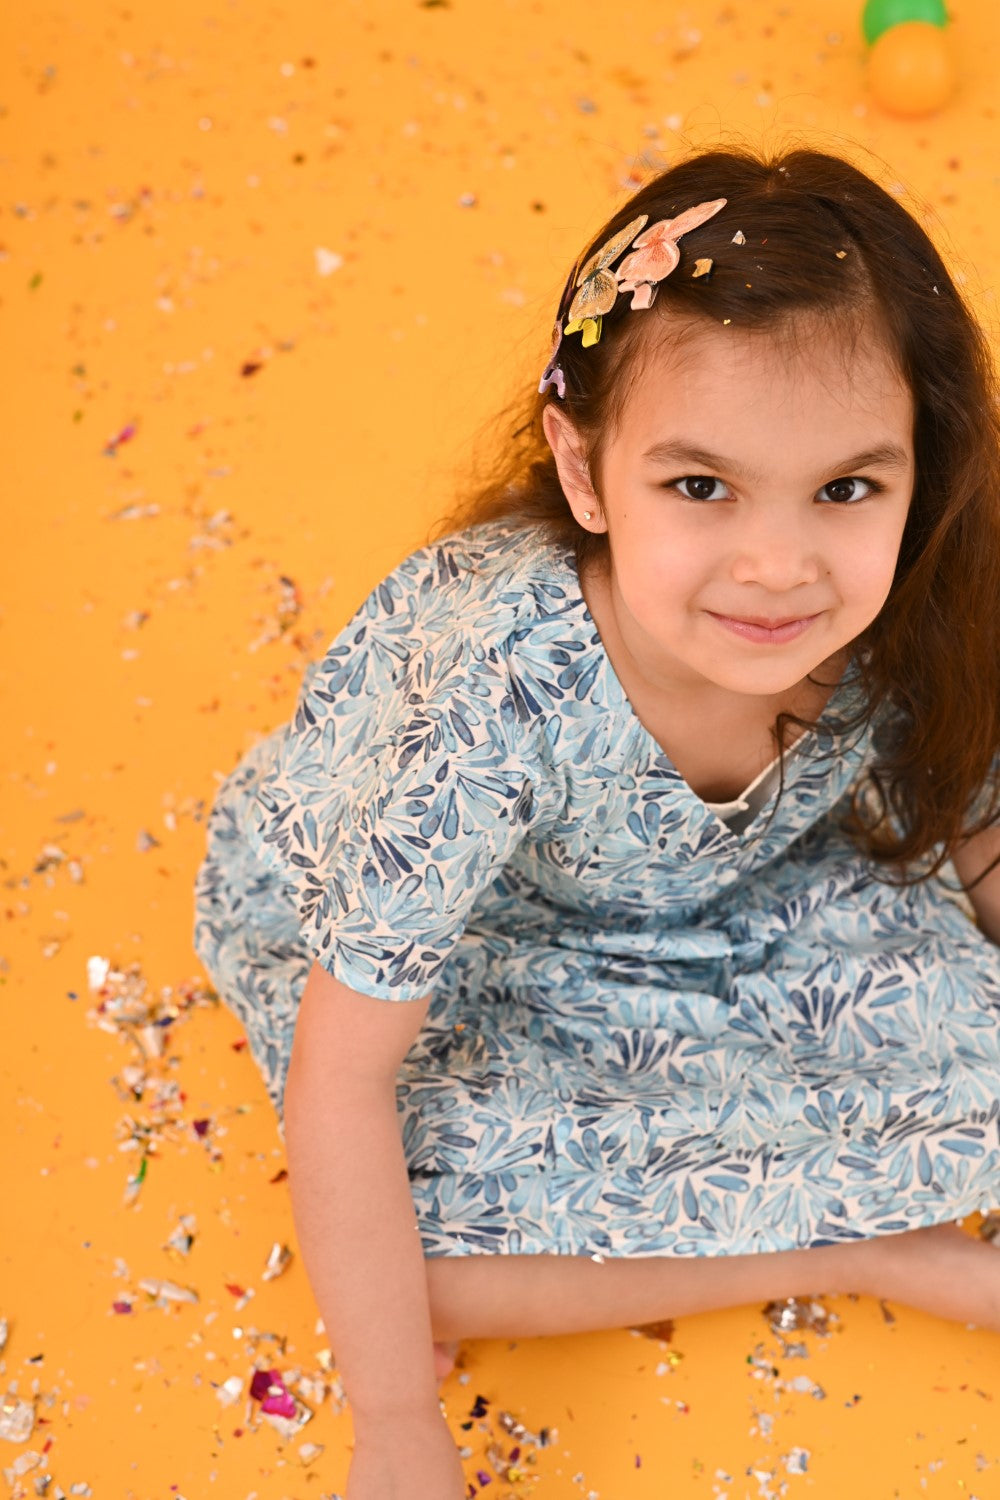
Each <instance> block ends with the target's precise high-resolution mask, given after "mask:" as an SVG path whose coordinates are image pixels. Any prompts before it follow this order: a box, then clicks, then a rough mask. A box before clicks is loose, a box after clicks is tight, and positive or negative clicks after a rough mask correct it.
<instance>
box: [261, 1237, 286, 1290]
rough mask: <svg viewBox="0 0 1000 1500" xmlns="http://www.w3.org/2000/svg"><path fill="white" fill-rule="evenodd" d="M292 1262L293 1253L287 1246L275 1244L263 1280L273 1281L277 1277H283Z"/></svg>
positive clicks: (263, 1273)
mask: <svg viewBox="0 0 1000 1500" xmlns="http://www.w3.org/2000/svg"><path fill="white" fill-rule="evenodd" d="M291 1260H292V1252H291V1250H289V1248H288V1246H287V1245H281V1244H277V1243H276V1244H274V1245H272V1246H271V1253H270V1255H269V1256H268V1257H267V1265H266V1266H265V1267H264V1270H263V1272H262V1273H261V1274H262V1279H263V1280H264V1281H273V1280H274V1279H275V1277H276V1276H281V1275H283V1274H284V1272H285V1271H287V1270H288V1267H289V1265H290V1264H291Z"/></svg>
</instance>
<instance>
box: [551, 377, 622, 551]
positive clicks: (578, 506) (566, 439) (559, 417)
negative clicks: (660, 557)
mask: <svg viewBox="0 0 1000 1500" xmlns="http://www.w3.org/2000/svg"><path fill="white" fill-rule="evenodd" d="M542 428H543V430H544V432H545V439H546V442H547V443H548V445H549V447H550V448H551V449H552V454H553V457H554V458H555V461H556V472H557V473H558V475H559V483H560V485H561V486H562V492H563V494H564V495H565V496H566V499H567V501H568V502H569V508H570V510H571V511H572V512H573V515H574V516H575V517H576V520H577V522H578V523H579V525H581V526H582V527H583V528H584V530H585V531H593V532H602V531H607V529H608V528H607V525H606V523H605V520H604V514H603V512H602V510H601V502H600V501H599V500H598V498H597V496H596V494H595V493H594V489H593V486H592V485H591V483H590V474H589V472H588V470H587V460H586V457H585V453H584V446H583V440H582V439H581V437H580V436H579V434H578V433H577V431H576V429H575V428H574V427H573V424H572V423H571V422H570V420H569V418H568V417H567V416H566V415H565V413H564V412H561V411H557V410H556V408H555V404H554V403H553V402H550V403H549V404H548V406H546V408H545V410H544V411H543V412H542Z"/></svg>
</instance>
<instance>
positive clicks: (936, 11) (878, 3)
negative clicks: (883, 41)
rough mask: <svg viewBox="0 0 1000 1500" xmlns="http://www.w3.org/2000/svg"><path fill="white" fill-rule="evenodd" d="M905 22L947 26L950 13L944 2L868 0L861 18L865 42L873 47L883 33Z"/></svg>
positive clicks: (939, 0) (938, 0)
mask: <svg viewBox="0 0 1000 1500" xmlns="http://www.w3.org/2000/svg"><path fill="white" fill-rule="evenodd" d="M904 21H929V22H930V23H931V25H932V26H947V24H948V12H947V11H946V10H945V8H944V0H867V4H866V5H865V8H864V11H863V12H862V16H861V29H862V31H863V32H864V34H865V41H866V42H867V43H868V45H869V46H871V44H872V43H873V42H876V41H878V39H879V37H880V36H881V35H882V33H883V31H888V30H889V27H890V26H899V25H900V24H901V23H902V22H904Z"/></svg>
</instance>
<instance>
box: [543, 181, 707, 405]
mask: <svg viewBox="0 0 1000 1500" xmlns="http://www.w3.org/2000/svg"><path fill="white" fill-rule="evenodd" d="M726 202H727V200H726V199H725V198H713V199H712V200H711V201H710V202H708V203H699V204H698V205H697V206H696V207H695V208H688V209H685V211H684V212H683V213H682V214H678V216H677V218H676V219H660V220H659V221H658V222H657V223H656V224H653V225H651V226H650V228H649V229H646V227H645V226H646V224H647V222H648V220H649V215H648V214H640V216H639V218H637V219H633V220H632V222H631V224H627V225H626V226H625V228H624V229H621V230H619V232H618V233H617V234H616V235H614V236H613V237H612V238H611V239H610V240H608V241H607V243H606V244H604V245H602V246H601V248H600V250H598V251H596V252H595V254H593V255H592V256H591V257H590V259H589V260H588V261H587V262H586V264H585V265H584V267H583V269H582V270H581V271H580V273H579V275H577V271H576V267H575V266H574V268H573V270H572V271H571V272H570V274H569V280H568V281H567V283H566V285H565V287H564V288H563V294H562V297H561V298H560V299H559V312H558V315H557V317H556V323H555V327H554V328H553V330H552V353H551V355H550V356H549V362H548V364H547V365H546V366H545V370H544V372H543V374H542V378H541V380H540V381H539V383H538V392H539V395H541V394H543V393H544V392H545V391H547V390H548V389H549V387H550V386H553V385H554V386H555V388H556V393H557V394H558V396H559V398H560V399H561V400H565V397H566V378H565V376H564V375H563V372H562V369H561V368H560V366H559V365H558V364H557V363H556V360H557V358H558V354H559V346H560V345H561V343H562V341H563V334H564V333H582V334H583V341H582V342H583V347H584V348H585V349H589V348H590V346H591V345H592V344H596V343H597V341H598V339H599V338H600V336H601V320H602V318H603V317H604V315H605V313H609V312H610V311H611V309H612V308H613V307H614V305H615V302H616V301H617V300H618V293H619V292H631V293H632V307H633V308H646V307H652V305H653V301H654V298H655V297H656V293H657V292H658V291H659V283H660V282H661V281H662V280H663V278H664V277H665V276H669V275H670V273H671V271H672V270H673V269H674V267H675V266H677V265H678V263H679V262H680V258H681V253H680V251H679V250H678V248H677V241H678V240H679V239H680V237H681V235H682V234H689V233H690V232H691V230H692V229H697V228H698V226H699V225H700V224H704V223H706V222H707V220H709V219H711V218H712V217H713V216H714V215H715V214H717V213H718V212H719V209H720V208H725V206H726ZM640 230H643V231H644V232H643V233H641V234H640V233H639V231H640ZM636 236H638V238H636ZM627 246H631V250H632V253H631V255H626V257H625V259H624V260H623V261H622V263H621V265H620V266H619V267H618V269H617V271H612V270H610V269H609V268H610V266H611V262H612V261H613V260H616V259H617V257H618V256H619V255H621V253H622V251H623V250H624V249H625V248H626V247H627ZM711 267H712V262H711V261H709V260H706V261H701V260H699V261H698V262H697V264H696V265H695V269H694V273H693V274H694V275H695V276H704V275H706V274H707V273H708V272H709V271H710V270H711ZM574 289H575V295H574ZM567 304H568V306H567ZM567 312H568V321H567V322H566V324H565V325H564V324H563V318H564V317H566V316H567Z"/></svg>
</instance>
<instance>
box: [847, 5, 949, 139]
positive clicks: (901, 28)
mask: <svg viewBox="0 0 1000 1500" xmlns="http://www.w3.org/2000/svg"><path fill="white" fill-rule="evenodd" d="M956 82H957V79H956V74H955V63H954V60H953V58H952V55H951V48H950V46H949V44H948V38H947V34H946V32H945V31H944V30H943V29H942V28H941V27H940V26H932V25H931V24H930V22H928V21H903V22H901V23H900V25H898V26H891V27H890V28H889V30H888V31H883V33H882V35H881V36H880V37H879V38H878V40H877V41H876V42H875V44H874V45H873V47H872V49H871V53H870V55H869V58H868V84H869V87H870V88H871V91H872V93H873V94H874V96H875V98H876V99H877V100H878V102H879V104H880V105H881V106H882V108H883V109H887V110H888V111H889V112H890V114H894V115H910V116H913V115H929V114H932V113H933V112H934V110H936V109H941V107H942V106H943V105H945V104H947V103H948V100H949V99H950V98H951V96H952V95H953V94H954V92H955V84H956Z"/></svg>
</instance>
